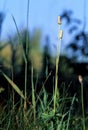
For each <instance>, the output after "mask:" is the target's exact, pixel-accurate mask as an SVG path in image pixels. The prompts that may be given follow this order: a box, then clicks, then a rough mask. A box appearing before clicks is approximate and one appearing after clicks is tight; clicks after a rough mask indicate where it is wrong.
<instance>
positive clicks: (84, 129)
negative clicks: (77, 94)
mask: <svg viewBox="0 0 88 130" xmlns="http://www.w3.org/2000/svg"><path fill="white" fill-rule="evenodd" d="M81 102H82V116H83V119H82V123H83V130H86V127H85V112H84V95H83V82H81Z"/></svg>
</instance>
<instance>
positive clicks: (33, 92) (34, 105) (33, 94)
mask: <svg viewBox="0 0 88 130" xmlns="http://www.w3.org/2000/svg"><path fill="white" fill-rule="evenodd" d="M31 86H32V105H33V116H34V123H35V121H36V101H35V90H34V82H33V66H32V67H31Z"/></svg>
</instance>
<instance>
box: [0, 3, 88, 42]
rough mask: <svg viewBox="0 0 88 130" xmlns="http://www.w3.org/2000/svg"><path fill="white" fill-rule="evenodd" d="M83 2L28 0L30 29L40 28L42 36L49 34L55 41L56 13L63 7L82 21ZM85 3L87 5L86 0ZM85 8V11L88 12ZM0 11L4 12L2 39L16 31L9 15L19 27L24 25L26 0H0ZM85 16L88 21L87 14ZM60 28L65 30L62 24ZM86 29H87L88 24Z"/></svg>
mask: <svg viewBox="0 0 88 130" xmlns="http://www.w3.org/2000/svg"><path fill="white" fill-rule="evenodd" d="M86 1H87V0H86ZM83 2H84V0H30V8H29V29H30V31H33V29H35V28H40V29H41V30H42V32H43V35H44V36H45V35H49V36H50V39H51V41H52V43H55V42H57V35H58V25H57V17H58V15H60V14H61V13H62V12H63V10H65V9H67V10H72V11H73V12H74V14H73V16H74V17H76V18H78V19H80V20H82V21H83ZM86 5H88V1H87V4H86ZM87 10H88V9H87ZM87 10H86V12H88V11H87ZM0 11H4V12H5V13H6V18H5V21H4V23H3V28H2V37H1V38H2V39H3V38H6V37H7V36H8V35H10V34H12V33H14V32H15V31H16V28H15V24H14V22H13V19H12V16H11V15H13V16H14V18H15V20H16V23H17V25H18V27H19V28H24V27H26V16H27V15H26V14H27V13H26V12H27V0H0ZM86 17H87V23H88V15H87V14H86ZM62 29H64V30H66V28H65V27H64V25H63V24H62ZM86 30H87V31H88V24H87V26H86ZM65 37H67V38H68V39H69V36H67V34H66V35H64V38H65Z"/></svg>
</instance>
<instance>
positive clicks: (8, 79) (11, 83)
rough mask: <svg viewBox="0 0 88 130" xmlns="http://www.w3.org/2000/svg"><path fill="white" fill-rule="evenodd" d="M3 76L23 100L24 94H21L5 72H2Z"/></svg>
mask: <svg viewBox="0 0 88 130" xmlns="http://www.w3.org/2000/svg"><path fill="white" fill-rule="evenodd" d="M3 76H4V77H5V79H6V80H7V81H8V82H9V83H10V85H11V86H12V87H13V88H14V90H15V91H16V92H17V93H18V94H19V95H20V96H21V97H22V98H23V99H24V100H25V96H24V95H23V93H22V91H21V90H20V89H19V87H18V86H17V85H16V84H15V83H14V82H13V81H12V80H11V79H10V78H9V77H8V76H7V75H6V74H5V73H3Z"/></svg>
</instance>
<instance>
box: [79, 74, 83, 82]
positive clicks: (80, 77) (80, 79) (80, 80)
mask: <svg viewBox="0 0 88 130" xmlns="http://www.w3.org/2000/svg"><path fill="white" fill-rule="evenodd" d="M78 80H79V82H80V83H82V82H83V77H82V76H81V75H79V76H78Z"/></svg>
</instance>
